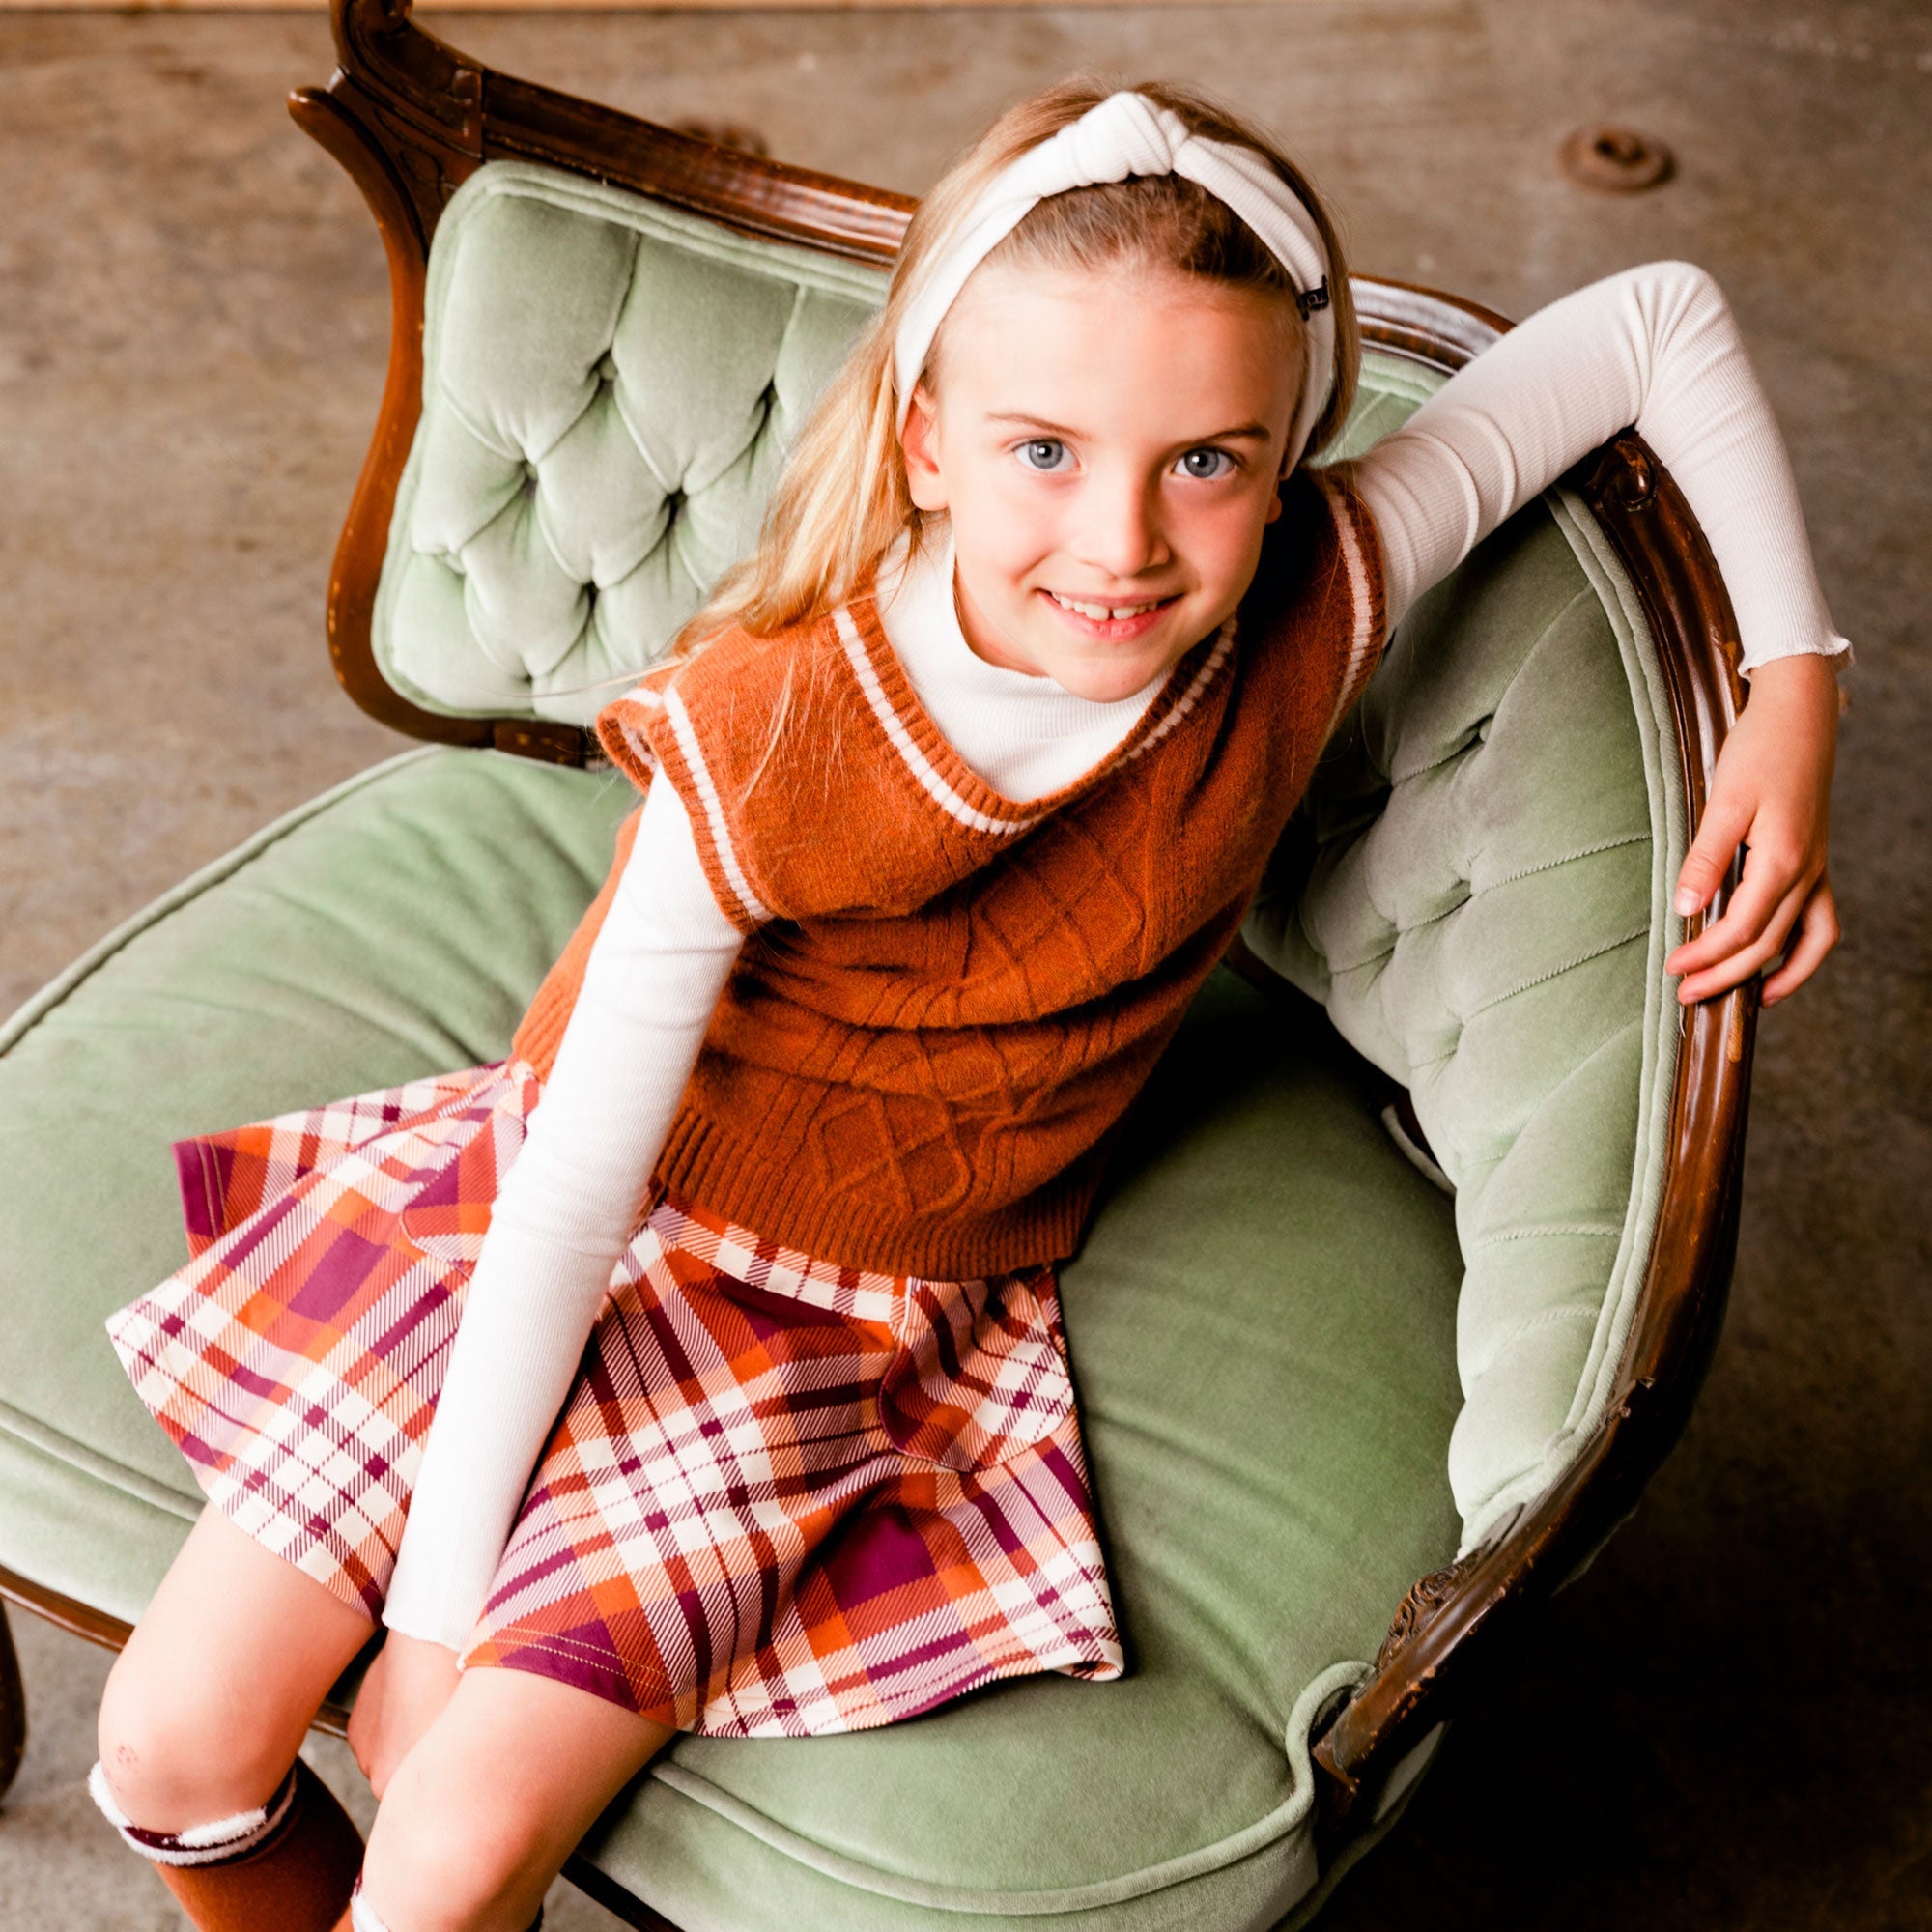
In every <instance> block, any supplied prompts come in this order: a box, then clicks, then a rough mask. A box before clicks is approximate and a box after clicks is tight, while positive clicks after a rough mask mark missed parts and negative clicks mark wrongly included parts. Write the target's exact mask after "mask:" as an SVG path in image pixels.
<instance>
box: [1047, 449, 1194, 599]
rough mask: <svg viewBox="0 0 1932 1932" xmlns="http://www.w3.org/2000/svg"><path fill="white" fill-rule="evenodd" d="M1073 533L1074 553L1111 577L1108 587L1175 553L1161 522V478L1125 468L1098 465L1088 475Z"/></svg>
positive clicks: (1097, 586)
mask: <svg viewBox="0 0 1932 1932" xmlns="http://www.w3.org/2000/svg"><path fill="white" fill-rule="evenodd" d="M1072 535H1073V541H1072V543H1071V545H1070V548H1071V550H1072V552H1073V554H1074V555H1075V556H1076V557H1077V558H1078V559H1079V560H1080V562H1081V563H1083V564H1084V565H1085V566H1086V567H1087V568H1088V569H1089V570H1091V571H1093V572H1094V575H1095V576H1096V577H1104V578H1106V579H1108V580H1109V583H1108V584H1107V585H1106V586H1104V587H1107V588H1112V587H1114V586H1116V585H1119V584H1122V583H1124V582H1126V581H1127V580H1128V579H1130V578H1135V577H1140V576H1143V575H1144V574H1145V573H1146V572H1148V571H1150V570H1157V569H1159V568H1160V566H1161V565H1162V564H1164V563H1166V562H1168V561H1169V560H1170V559H1171V557H1172V556H1173V552H1172V551H1171V550H1170V549H1169V547H1168V542H1167V537H1166V534H1165V532H1164V531H1163V529H1162V527H1161V519H1160V493H1159V487H1158V484H1157V482H1154V481H1150V480H1149V479H1148V478H1145V477H1142V476H1139V475H1134V474H1131V473H1128V472H1125V471H1113V472H1111V473H1109V472H1107V471H1104V470H1096V471H1095V472H1094V474H1093V475H1092V476H1091V477H1090V478H1089V479H1088V482H1087V486H1086V488H1085V489H1083V490H1082V491H1081V493H1080V512H1079V521H1078V524H1077V526H1076V527H1075V529H1074V531H1073V533H1072ZM1088 587H1089V588H1092V589H1095V590H1098V589H1101V588H1102V587H1103V586H1102V585H1100V584H1097V583H1096V584H1093V585H1090V586H1088Z"/></svg>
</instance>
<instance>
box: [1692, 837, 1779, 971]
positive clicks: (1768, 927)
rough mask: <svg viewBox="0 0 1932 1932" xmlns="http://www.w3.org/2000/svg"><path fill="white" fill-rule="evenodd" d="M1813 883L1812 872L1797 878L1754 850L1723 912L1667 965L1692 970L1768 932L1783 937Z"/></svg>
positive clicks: (1738, 950) (1709, 963)
mask: <svg viewBox="0 0 1932 1932" xmlns="http://www.w3.org/2000/svg"><path fill="white" fill-rule="evenodd" d="M1794 880H1795V883H1794ZM1812 883H1813V881H1812V880H1810V879H1808V878H1796V877H1795V873H1794V869H1793V868H1792V867H1790V866H1789V865H1777V864H1775V863H1774V862H1773V861H1772V860H1771V859H1770V858H1769V857H1767V856H1761V855H1759V854H1758V853H1757V852H1755V851H1753V852H1751V853H1750V854H1749V855H1748V856H1747V858H1746V860H1745V875H1744V877H1743V879H1742V880H1741V881H1740V882H1739V884H1738V889H1737V891H1736V892H1735V893H1734V894H1733V895H1731V902H1730V904H1729V905H1727V906H1726V907H1725V908H1724V916H1723V917H1722V918H1721V919H1719V920H1717V921H1714V922H1713V923H1711V924H1710V925H1708V926H1706V927H1705V928H1704V930H1703V931H1702V932H1700V933H1699V934H1698V935H1697V937H1696V938H1695V939H1691V940H1687V941H1686V942H1685V944H1684V945H1682V946H1680V947H1679V948H1678V949H1677V950H1676V951H1675V952H1673V953H1671V955H1670V957H1669V958H1668V959H1667V960H1665V961H1664V970H1665V971H1666V972H1671V973H1694V972H1696V971H1698V970H1699V969H1700V968H1701V967H1705V966H1715V965H1716V964H1717V963H1718V962H1719V960H1722V959H1727V958H1729V957H1730V956H1731V955H1732V954H1733V953H1736V952H1740V951H1742V950H1743V949H1744V948H1746V947H1748V946H1752V945H1755V944H1756V943H1757V942H1758V941H1759V940H1761V939H1763V938H1764V937H1765V936H1766V935H1767V934H1768V933H1772V934H1774V935H1775V936H1776V937H1777V938H1780V939H1781V938H1782V937H1783V935H1784V933H1785V931H1786V930H1787V929H1788V927H1789V925H1790V923H1791V921H1792V920H1793V919H1796V918H1797V916H1798V908H1799V907H1800V906H1802V905H1803V904H1804V897H1805V895H1806V894H1807V893H1808V892H1809V891H1810V890H1811V886H1812ZM1780 915H1782V917H1781V918H1780ZM1773 951H1776V948H1774V949H1773Z"/></svg>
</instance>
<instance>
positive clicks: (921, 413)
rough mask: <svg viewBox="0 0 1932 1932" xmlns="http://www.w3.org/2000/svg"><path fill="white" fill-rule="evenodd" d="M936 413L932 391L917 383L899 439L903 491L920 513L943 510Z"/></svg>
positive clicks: (944, 490) (944, 506)
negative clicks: (901, 452) (904, 479)
mask: <svg viewBox="0 0 1932 1932" xmlns="http://www.w3.org/2000/svg"><path fill="white" fill-rule="evenodd" d="M936 414H937V412H936V411H935V409H934V406H933V398H932V391H931V390H930V389H928V388H927V387H926V386H925V384H923V383H921V384H918V385H917V386H916V387H915V388H914V390H913V392H912V407H911V408H910V409H909V410H908V411H907V412H906V420H905V429H904V430H903V432H902V433H901V434H900V437H899V444H900V447H901V448H902V449H903V450H904V452H905V469H906V491H907V494H908V495H909V496H910V497H912V500H913V503H914V506H915V507H916V508H918V509H921V510H943V509H945V508H946V483H945V479H944V477H943V476H942V475H941V474H940V469H939V461H938V441H939V436H938V423H937V421H936Z"/></svg>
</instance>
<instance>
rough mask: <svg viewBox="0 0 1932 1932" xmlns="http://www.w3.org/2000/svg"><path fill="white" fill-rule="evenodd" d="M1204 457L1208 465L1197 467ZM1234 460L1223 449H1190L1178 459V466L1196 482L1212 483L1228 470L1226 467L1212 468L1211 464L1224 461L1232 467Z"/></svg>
mask: <svg viewBox="0 0 1932 1932" xmlns="http://www.w3.org/2000/svg"><path fill="white" fill-rule="evenodd" d="M1204 457H1205V458H1206V459H1207V460H1208V465H1209V466H1210V467H1208V468H1206V469H1204V468H1201V467H1199V466H1200V464H1201V460H1202V459H1203V458H1204ZM1234 461H1235V459H1234V458H1233V457H1232V456H1231V455H1230V454H1229V453H1228V452H1227V451H1226V450H1225V449H1206V448H1204V449H1190V450H1189V451H1188V452H1187V454H1186V455H1185V456H1183V457H1182V458H1181V459H1180V468H1181V471H1182V473H1183V474H1184V475H1188V476H1192V477H1193V478H1194V479H1195V480H1196V481H1197V482H1201V483H1212V482H1214V481H1216V480H1217V479H1219V478H1220V477H1223V476H1225V475H1226V474H1227V473H1228V471H1227V470H1226V469H1214V468H1212V467H1211V466H1212V465H1214V464H1219V463H1225V464H1228V465H1230V466H1231V467H1232V465H1233V464H1234Z"/></svg>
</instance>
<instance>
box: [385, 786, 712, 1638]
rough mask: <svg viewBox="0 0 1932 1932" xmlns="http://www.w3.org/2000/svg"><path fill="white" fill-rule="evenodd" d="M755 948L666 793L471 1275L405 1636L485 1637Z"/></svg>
mask: <svg viewBox="0 0 1932 1932" xmlns="http://www.w3.org/2000/svg"><path fill="white" fill-rule="evenodd" d="M743 943H744V939H743V935H742V934H741V933H740V932H739V930H738V929H737V927H736V926H734V925H733V924H732V923H731V922H730V921H729V920H728V919H726V918H725V914H724V913H723V912H721V911H720V910H719V907H718V903H717V900H716V899H715V898H714V897H713V895H712V892H711V888H710V885H709V884H708V883H707V881H706V879H705V876H704V870H703V867H702V865H701V864H700V862H699V859H698V856H697V848H696V842H695V840H694V839H693V838H692V833H691V824H690V820H689V819H688V818H687V817H686V815H685V811H684V807H683V805H682V803H681V802H680V800H679V798H678V796H677V793H676V791H675V790H674V789H673V788H672V787H671V786H670V785H669V784H668V783H663V782H660V783H656V784H653V785H652V786H651V788H650V791H649V792H648V794H647V795H646V798H645V803H644V809H643V814H642V818H641V820H640V822H639V827H638V836H637V842H636V844H635V845H634V846H633V848H632V852H631V857H630V860H629V861H628V863H627V864H626V866H625V867H624V872H623V876H622V878H621V879H620V880H619V881H618V886H617V891H616V894H615V895H614V897H613V899H612V901H611V910H610V914H609V916H608V917H607V919H606V921H605V923H604V926H603V928H602V930H601V931H600V932H599V933H598V936H597V940H596V943H595V945H594V946H593V947H592V948H591V951H590V955H589V959H588V961H587V963H586V966H585V970H584V976H583V986H582V992H581V993H580V995H579V997H578V1002H577V1006H576V1008H575V1009H574V1010H573V1012H572V1014H571V1018H570V1023H569V1025H568V1026H567V1027H566V1029H565V1030H564V1036H563V1040H562V1042H561V1044H560V1046H559V1048H558V1050H557V1057H556V1065H555V1066H554V1070H553V1071H552V1074H551V1077H550V1079H549V1080H548V1081H547V1082H546V1083H545V1086H544V1092H543V1097H542V1099H541V1101H540V1102H539V1104H538V1105H537V1107H536V1108H535V1109H534V1111H533V1112H532V1114H531V1116H530V1123H529V1133H528V1137H527V1139H526V1141H525V1143H524V1147H523V1150H522V1151H521V1152H520V1153H519V1154H518V1156H517V1158H516V1160H515V1161H514V1162H513V1163H512V1165H511V1167H510V1170H509V1173H508V1174H507V1175H506V1176H505V1177H504V1178H503V1180H502V1184H501V1186H500V1188H499V1189H498V1192H497V1200H496V1204H495V1207H494V1209H493V1211H492V1214H491V1221H490V1229H489V1233H488V1234H487V1236H485V1237H484V1241H483V1247H482V1251H481V1253H480V1255H479V1256H478V1258H477V1262H476V1267H475V1271H474V1272H473V1274H472V1275H471V1277H470V1282H469V1293H468V1296H467V1298H466V1301H465V1305H464V1310H463V1319H462V1321H461V1323H460V1324H459V1326H458V1328H457V1334H456V1340H455V1342H454V1343H453V1344H452V1346H451V1349H450V1358H449V1364H448V1367H447V1369H446V1371H445V1374H444V1378H443V1383H442V1391H441V1394H440V1397H439V1399H438V1403H437V1410H436V1416H435V1420H434V1424H433V1426H432V1428H431V1430H430V1434H429V1440H428V1442H427V1444H426V1446H425V1448H424V1452H423V1458H422V1463H421V1467H420V1469H419V1471H418V1473H417V1476H416V1481H415V1486H414V1489H413V1492H412V1499H411V1504H410V1513H409V1520H408V1524H407V1527H406V1530H405V1533H404V1536H403V1541H402V1545H401V1548H399V1550H398V1552H397V1557H396V1567H395V1574H394V1577H393V1578H392V1580H391V1582H390V1585H389V1592H388V1596H387V1599H386V1601H385V1603H384V1611H383V1621H384V1623H385V1624H386V1625H387V1626H388V1627H389V1628H390V1629H391V1630H392V1631H401V1632H403V1633H404V1634H408V1635H411V1636H415V1637H420V1638H424V1639H427V1640H429V1641H431V1642H435V1643H439V1644H443V1645H446V1646H448V1648H449V1649H451V1650H458V1649H460V1648H461V1647H462V1644H463V1642H464V1639H465V1638H466V1637H467V1636H468V1635H469V1631H470V1629H471V1627H472V1626H473V1625H474V1623H475V1622H476V1619H477V1617H478V1615H479V1614H480V1612H481V1610H482V1608H483V1603H484V1599H485V1598H486V1596H487V1595H488V1593H489V1588H490V1582H491V1579H492V1577H494V1576H495V1574H496V1570H497V1561H498V1559H499V1558H500V1557H501V1555H502V1551H503V1547H504V1545H505V1543H506V1542H507V1541H508V1539H509V1533H510V1527H511V1524H512V1523H513V1521H514V1520H515V1518H516V1513H517V1509H518V1506H519V1505H520V1504H521V1502H522V1500H523V1497H524V1493H525V1491H526V1489H527V1487H528V1484H529V1480H530V1474H531V1471H532V1470H533V1469H534V1467H535V1465H536V1461H537V1457H538V1456H539V1454H540V1453H541V1452H542V1449H543V1445H544V1442H545V1440H546V1438H547V1437H548V1436H549V1434H550V1431H551V1428H552V1425H553V1424H554V1422H555V1420H556V1415H557V1411H558V1410H559V1408H561V1406H563V1401H564V1398H565V1396H566V1395H567V1394H568V1393H569V1390H570V1385H571V1382H572V1380H573V1379H574V1378H575V1376H576V1373H577V1369H578V1365H579V1362H580V1360H581V1358H582V1353H583V1347H584V1343H585V1341H586V1340H587V1338H588V1336H589V1333H590V1329H591V1325H592V1323H593V1322H594V1321H596V1319H597V1314H598V1311H599V1309H600V1308H601V1307H602V1306H603V1302H604V1296H605V1292H606V1290H607V1288H608V1287H609V1284H610V1280H611V1268H612V1266H613V1265H614V1264H615V1262H616V1260H617V1258H618V1256H619V1255H620V1254H621V1253H622V1252H623V1250H624V1248H625V1246H626V1245H627V1244H628V1243H629V1241H630V1238H631V1236H632V1235H633V1233H634V1232H635V1230H636V1228H637V1225H638V1220H639V1215H640V1214H641V1212H642V1208H643V1203H644V1199H645V1195H646V1192H647V1190H648V1187H649V1182H650V1175H651V1170H652V1167H653V1165H654V1164H655V1162H656V1160H657V1157H658V1155H659V1153H660V1152H661V1151H663V1148H664V1143H665V1137H666V1135H667V1134H668V1131H669V1127H670V1122H671V1118H672V1116H673V1114H674V1113H675V1111H676V1108H677V1103H678V1099H679V1096H680V1095H681V1094H683V1092H684V1086H685V1082H686V1081H687V1080H688V1079H689V1078H690V1075H691V1069H692V1066H693V1065H694V1064H695V1063H696V1058H697V1051H698V1047H699V1045H700V1044H701V1043H702V1041H703V1038H704V1034H705V1029H706V1028H707V1027H708V1025H709V1024H710V1021H711V1016H712V1013H713V1011H714V1009H716V1007H717V1004H718V996H719V994H720V993H721V991H722V990H723V989H724V985H725V980H726V978H727V977H728V975H729V973H730V971H731V966H732V963H733V961H734V960H735V959H736V958H737V955H738V952H739V950H740V948H741V947H742V945H743Z"/></svg>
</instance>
